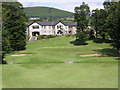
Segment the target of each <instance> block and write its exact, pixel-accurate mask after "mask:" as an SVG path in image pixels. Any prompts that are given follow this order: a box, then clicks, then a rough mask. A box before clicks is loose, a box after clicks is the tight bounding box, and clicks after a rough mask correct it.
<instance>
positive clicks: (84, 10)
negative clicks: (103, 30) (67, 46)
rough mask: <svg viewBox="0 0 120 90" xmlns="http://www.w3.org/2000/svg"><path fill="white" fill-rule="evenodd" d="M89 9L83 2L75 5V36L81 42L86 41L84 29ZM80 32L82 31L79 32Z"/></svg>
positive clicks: (87, 21)
mask: <svg viewBox="0 0 120 90" xmlns="http://www.w3.org/2000/svg"><path fill="white" fill-rule="evenodd" d="M89 16H90V9H89V6H88V5H87V4H85V3H84V2H83V3H82V5H81V6H80V7H75V14H74V19H75V21H76V22H77V34H76V38H77V39H78V40H80V41H81V42H82V43H81V44H83V43H85V41H86V33H85V29H86V28H87V26H88V23H89ZM81 32H82V33H81Z"/></svg>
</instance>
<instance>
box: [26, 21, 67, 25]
mask: <svg viewBox="0 0 120 90" xmlns="http://www.w3.org/2000/svg"><path fill="white" fill-rule="evenodd" d="M59 22H61V21H55V22H53V21H48V22H45V21H36V22H27V23H26V24H27V25H28V26H30V25H31V24H33V23H38V24H40V25H42V26H55V25H56V24H58V23H59ZM61 23H62V24H64V25H65V26H67V24H65V23H63V22H61Z"/></svg>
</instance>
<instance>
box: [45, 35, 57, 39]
mask: <svg viewBox="0 0 120 90" xmlns="http://www.w3.org/2000/svg"><path fill="white" fill-rule="evenodd" d="M54 37H56V36H53V35H47V38H48V39H49V38H54Z"/></svg>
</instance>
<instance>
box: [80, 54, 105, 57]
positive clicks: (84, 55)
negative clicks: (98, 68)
mask: <svg viewBox="0 0 120 90" xmlns="http://www.w3.org/2000/svg"><path fill="white" fill-rule="evenodd" d="M90 56H104V55H103V54H89V55H80V57H90Z"/></svg>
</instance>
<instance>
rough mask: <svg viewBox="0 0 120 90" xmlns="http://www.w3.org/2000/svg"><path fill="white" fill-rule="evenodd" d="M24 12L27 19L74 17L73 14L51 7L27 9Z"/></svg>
mask: <svg viewBox="0 0 120 90" xmlns="http://www.w3.org/2000/svg"><path fill="white" fill-rule="evenodd" d="M24 12H25V13H26V15H27V17H28V18H29V17H40V18H41V19H47V18H48V19H49V18H53V19H56V18H66V17H73V13H72V12H68V11H64V10H60V9H56V8H51V7H26V8H24Z"/></svg>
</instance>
